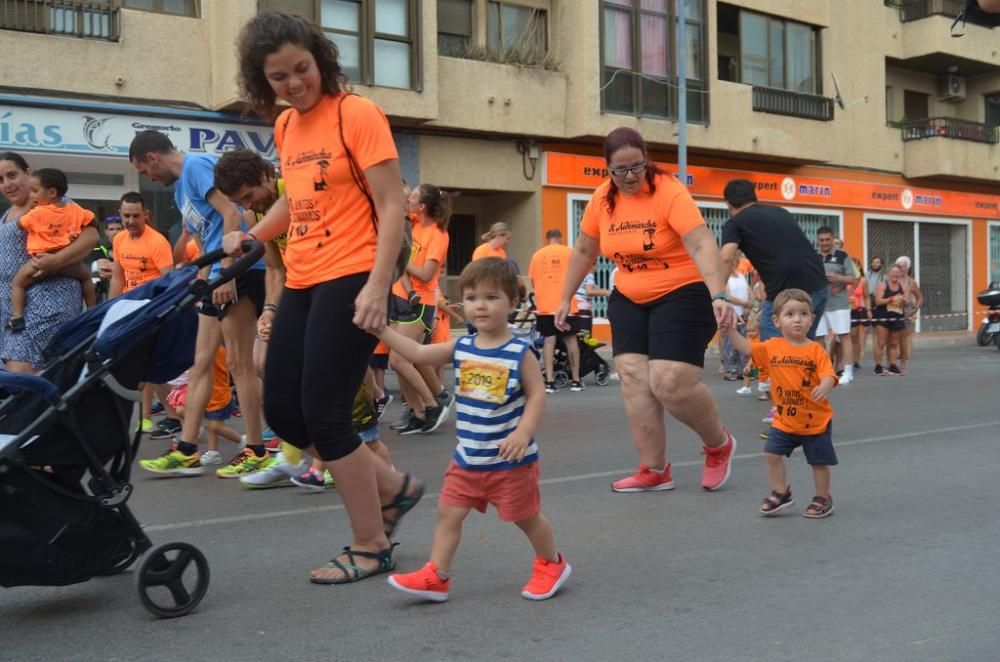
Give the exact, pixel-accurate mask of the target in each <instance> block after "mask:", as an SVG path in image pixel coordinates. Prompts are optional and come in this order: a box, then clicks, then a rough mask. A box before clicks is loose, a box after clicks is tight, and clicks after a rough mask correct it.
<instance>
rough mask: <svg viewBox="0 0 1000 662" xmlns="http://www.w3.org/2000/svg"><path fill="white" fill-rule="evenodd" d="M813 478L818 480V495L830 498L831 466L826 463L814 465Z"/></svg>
mask: <svg viewBox="0 0 1000 662" xmlns="http://www.w3.org/2000/svg"><path fill="white" fill-rule="evenodd" d="M812 470H813V480H815V481H816V496H821V497H826V498H827V499H829V498H830V467H829V466H828V465H825V464H816V465H813V468H812Z"/></svg>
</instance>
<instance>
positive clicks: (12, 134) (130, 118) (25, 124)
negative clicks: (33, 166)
mask: <svg viewBox="0 0 1000 662" xmlns="http://www.w3.org/2000/svg"><path fill="white" fill-rule="evenodd" d="M146 129H153V130H155V131H161V132H163V133H165V134H167V135H168V136H169V137H170V140H171V141H172V142H173V143H174V145H176V146H177V148H178V149H179V150H181V151H182V152H187V153H209V154H221V153H222V152H225V151H227V150H230V149H235V148H243V149H250V150H253V151H255V152H257V153H258V154H260V155H261V156H263V157H264V158H266V159H271V160H273V159H274V158H275V147H274V131H273V130H272V129H271V127H268V126H257V125H252V124H236V123H216V122H205V121H200V120H196V121H191V120H186V119H174V118H157V117H142V116H139V115H126V114H114V113H99V112H89V111H70V110H52V109H48V108H27V107H22V106H8V105H0V149H11V150H20V151H25V152H58V153H63V154H89V155H93V156H98V155H106V156H126V157H127V156H128V146H129V143H131V142H132V137H133V136H135V134H136V133H138V132H139V131H145V130H146Z"/></svg>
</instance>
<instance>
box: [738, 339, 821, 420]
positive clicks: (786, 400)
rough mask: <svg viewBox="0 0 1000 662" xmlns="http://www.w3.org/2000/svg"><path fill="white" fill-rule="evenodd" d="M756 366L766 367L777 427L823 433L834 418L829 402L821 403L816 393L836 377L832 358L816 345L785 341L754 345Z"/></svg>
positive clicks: (771, 341) (753, 353) (771, 340)
mask: <svg viewBox="0 0 1000 662" xmlns="http://www.w3.org/2000/svg"><path fill="white" fill-rule="evenodd" d="M750 348H751V352H752V357H753V362H754V365H756V366H760V367H762V368H766V369H767V371H768V374H770V377H771V397H772V398H773V399H774V403H775V412H774V423H773V425H774V427H776V428H777V429H779V430H781V431H782V432H787V433H788V434H798V435H814V434H821V433H822V432H823V431H824V430H826V426H827V425H828V424H829V423H830V420H831V419H832V418H833V407H832V406H830V401H829V400H824V401H822V402H817V401H816V400H815V399H814V398H813V397H812V390H813V389H814V388H816V387H817V386H819V383H820V380H822V379H823V378H824V377H833V379H834V382H835V383H836V379H837V373H835V372H834V371H833V364H832V363H830V357H829V356H828V355H827V353H826V352H825V351H824V350H823V348H822V347H821V346H820V345H819V344H818V343H815V342H810V343H808V344H806V345H793V344H791V343H790V342H788V341H787V340H785V339H784V338H771V339H770V340H765V341H764V342H755V343H751V344H750Z"/></svg>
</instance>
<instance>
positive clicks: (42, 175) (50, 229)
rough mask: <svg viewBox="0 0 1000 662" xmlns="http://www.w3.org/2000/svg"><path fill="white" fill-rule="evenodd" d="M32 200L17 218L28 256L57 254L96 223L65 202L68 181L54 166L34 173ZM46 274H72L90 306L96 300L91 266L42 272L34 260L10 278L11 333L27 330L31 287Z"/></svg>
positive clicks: (89, 214)
mask: <svg viewBox="0 0 1000 662" xmlns="http://www.w3.org/2000/svg"><path fill="white" fill-rule="evenodd" d="M30 182H31V183H30V186H31V194H30V196H31V201H32V202H34V203H35V208H34V209H32V210H31V211H29V212H28V213H27V214H25V215H24V216H22V217H21V218H19V219H18V220H17V225H18V227H20V228H21V229H22V230H24V232H25V233H27V235H28V237H27V242H26V246H27V251H28V255H30V256H32V257H34V256H37V255H41V254H44V253H57V252H59V251H60V250H62V249H63V248H66V247H67V246H69V245H70V244H72V243H73V241H75V240H76V239H77V238H78V237H79V236H80V233H81V232H82V231H83V228H84V227H86V226H88V225H91V224H93V222H94V214H93V213H92V212H89V211H87V210H86V209H84V208H83V207H81V206H80V205H78V204H76V203H75V202H66V201H65V200H64V198H65V197H66V192H67V190H68V189H69V184H68V183H67V181H66V175H65V173H63V172H62V171H61V170H56V169H55V168H41V169H39V170H35V171H34V172H33V173H31V179H30ZM45 276H69V277H70V278H75V279H77V280H78V281H80V287H81V288H82V289H83V299H84V301H86V303H87V307H90V306H93V305H94V304H95V303H96V302H97V290H96V289H95V288H94V281H93V280H91V276H90V269H88V268H87V267H85V266H84V265H83V263H82V262H77V263H74V264H71V265H69V266H67V267H65V268H63V269H61V270H60V271H58V272H56V273H53V274H44V275H43V274H41V272H39V271H38V269H37V268H36V267H35V265H34V264H33V263H32V261H31V260H29V261H28V262H25V263H24V265H22V266H21V268H20V269H18V271H17V273H16V274H14V278H13V280H12V281H11V288H10V307H11V318H10V319H9V320H8V321H7V326H8V328H10V330H11V332H12V333H21V332H22V331H24V329H25V323H24V307H25V306H26V305H27V303H28V288H29V287H31V286H32V285H33V284H34V283H35V282H36V281H38V280H39V279H40V278H43V277H45Z"/></svg>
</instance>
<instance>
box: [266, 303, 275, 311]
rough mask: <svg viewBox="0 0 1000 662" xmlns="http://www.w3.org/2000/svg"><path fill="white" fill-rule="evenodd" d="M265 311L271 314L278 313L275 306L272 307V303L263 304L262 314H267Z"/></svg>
mask: <svg viewBox="0 0 1000 662" xmlns="http://www.w3.org/2000/svg"><path fill="white" fill-rule="evenodd" d="M267 311H271V312H272V313H276V312H278V307H277V306H276V305H274V304H273V303H265V304H264V312H267Z"/></svg>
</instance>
